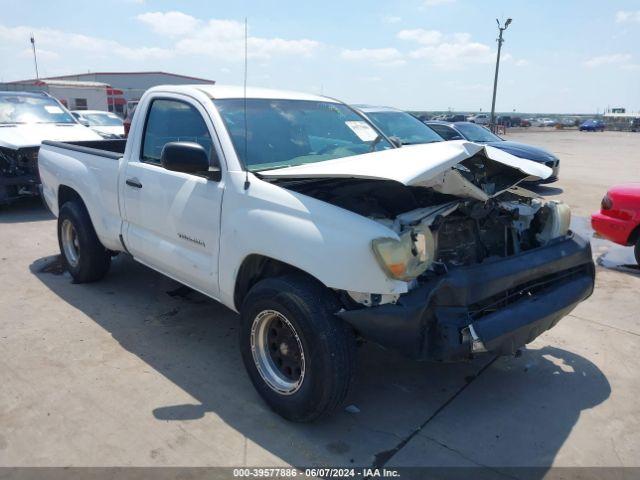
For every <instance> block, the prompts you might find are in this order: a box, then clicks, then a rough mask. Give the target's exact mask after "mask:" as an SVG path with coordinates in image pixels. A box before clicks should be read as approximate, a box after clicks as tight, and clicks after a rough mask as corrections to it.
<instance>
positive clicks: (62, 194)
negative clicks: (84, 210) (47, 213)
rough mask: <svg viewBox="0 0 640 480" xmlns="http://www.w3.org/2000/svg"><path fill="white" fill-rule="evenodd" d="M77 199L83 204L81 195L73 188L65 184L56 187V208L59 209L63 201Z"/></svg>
mask: <svg viewBox="0 0 640 480" xmlns="http://www.w3.org/2000/svg"><path fill="white" fill-rule="evenodd" d="M73 200H78V201H80V203H82V204H83V205H84V202H83V201H82V197H81V196H80V194H79V193H78V192H76V191H75V190H74V189H73V188H71V187H67V186H66V185H60V187H59V188H58V209H60V208H61V207H62V206H63V205H64V204H65V203H67V202H71V201H73Z"/></svg>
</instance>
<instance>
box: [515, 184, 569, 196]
mask: <svg viewBox="0 0 640 480" xmlns="http://www.w3.org/2000/svg"><path fill="white" fill-rule="evenodd" d="M524 188H527V189H529V190H531V191H532V192H536V193H537V194H538V195H542V196H543V197H553V196H555V195H560V194H561V193H563V192H564V190H563V189H562V188H560V187H551V186H549V185H539V184H538V185H536V184H533V185H531V186H529V185H524Z"/></svg>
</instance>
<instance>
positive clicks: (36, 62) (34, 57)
mask: <svg viewBox="0 0 640 480" xmlns="http://www.w3.org/2000/svg"><path fill="white" fill-rule="evenodd" d="M31 48H32V49H33V63H34V64H35V66H36V79H39V78H40V75H39V74H38V57H37V56H36V39H35V38H34V37H33V33H32V34H31Z"/></svg>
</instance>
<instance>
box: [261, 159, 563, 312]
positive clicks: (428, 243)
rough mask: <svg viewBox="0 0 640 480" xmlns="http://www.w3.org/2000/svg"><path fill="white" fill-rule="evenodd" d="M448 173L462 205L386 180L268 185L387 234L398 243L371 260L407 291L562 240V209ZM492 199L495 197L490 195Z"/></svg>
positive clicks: (385, 244) (465, 172) (379, 249)
mask: <svg viewBox="0 0 640 480" xmlns="http://www.w3.org/2000/svg"><path fill="white" fill-rule="evenodd" d="M451 170H452V171H453V172H455V173H454V174H455V175H460V176H461V177H464V178H465V179H471V180H472V181H473V184H471V181H469V182H466V183H467V184H469V185H468V186H467V187H465V188H466V192H467V193H468V194H469V195H467V196H466V197H461V196H458V195H453V194H448V193H441V192H438V191H435V189H434V188H433V187H424V186H406V185H403V184H400V183H398V182H395V181H391V180H368V179H353V178H350V179H346V178H333V179H326V178H324V179H317V178H316V179H313V178H312V179H279V180H275V181H274V183H277V184H278V185H280V186H282V187H284V188H287V189H290V190H294V191H296V192H299V193H303V194H305V195H308V196H311V197H314V198H317V199H319V200H323V201H325V202H328V203H331V204H333V205H336V206H339V207H341V208H344V209H346V210H350V211H352V212H355V213H358V214H360V215H362V216H365V217H367V218H370V219H372V220H375V221H377V222H380V223H382V224H384V225H385V226H387V227H388V228H390V229H391V230H393V231H394V232H395V233H396V234H397V235H398V236H399V237H400V242H398V240H396V239H379V240H380V241H378V240H376V241H374V244H373V249H374V253H376V255H377V257H378V260H379V262H380V263H381V265H382V266H383V268H385V267H386V269H387V272H388V275H389V276H390V277H392V278H397V279H401V280H406V281H411V282H413V284H414V285H415V284H416V283H417V282H419V280H420V278H421V277H422V276H424V275H439V274H444V273H446V272H447V271H448V270H450V269H451V268H456V267H461V266H467V265H472V264H477V263H482V262H484V261H487V260H489V259H492V258H499V257H507V256H511V255H516V254H518V253H520V252H523V251H526V250H530V249H533V248H536V247H540V246H542V245H544V244H546V243H547V242H549V241H550V240H552V239H553V238H557V237H559V236H563V235H565V234H566V233H567V231H568V228H569V221H570V210H569V208H568V207H567V206H566V205H564V204H562V203H558V202H545V201H544V200H542V199H541V198H538V197H537V196H536V195H535V194H534V193H533V192H529V191H527V190H525V189H522V188H520V187H517V186H516V187H512V186H511V185H513V184H515V183H518V180H519V179H518V178H504V177H503V178H499V179H498V180H497V181H496V180H495V177H494V179H491V181H487V178H491V175H490V174H488V173H487V172H482V176H481V177H480V178H477V172H473V171H471V169H469V168H468V167H467V166H465V165H462V164H460V165H457V166H455V167H454V168H452V169H451ZM501 173H504V171H503V172H501ZM469 186H470V187H472V188H477V192H472V191H470V189H469ZM494 192H498V193H497V194H496V195H493V194H494ZM492 195H493V196H492ZM475 197H479V198H475ZM481 198H482V199H481ZM402 244H404V245H405V246H406V248H405V249H404V250H403V249H402V248H400V246H401V245H402ZM399 251H400V252H402V251H406V252H410V253H409V254H408V256H409V257H410V256H412V258H401V256H400V254H398V253H397V252H399ZM405 257H407V256H405ZM389 301H394V300H393V299H389ZM360 303H364V304H367V303H368V301H363V302H360ZM381 303H385V302H384V300H383V301H382V302H381Z"/></svg>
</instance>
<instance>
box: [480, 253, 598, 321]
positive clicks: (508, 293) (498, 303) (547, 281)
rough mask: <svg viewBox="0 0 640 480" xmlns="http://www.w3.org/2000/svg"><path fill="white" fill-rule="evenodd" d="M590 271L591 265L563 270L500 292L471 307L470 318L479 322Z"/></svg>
mask: <svg viewBox="0 0 640 480" xmlns="http://www.w3.org/2000/svg"><path fill="white" fill-rule="evenodd" d="M588 270H589V265H580V266H578V267H573V268H570V269H568V270H563V271H562V272H557V273H552V274H550V275H546V276H544V277H540V278H536V279H535V280H532V281H530V282H527V283H523V284H522V285H518V286H517V287H514V288H511V289H509V290H505V291H503V292H500V293H499V294H497V295H494V296H492V297H489V298H487V299H484V300H482V301H480V302H478V303H474V304H473V305H469V307H468V309H469V318H470V319H471V320H478V319H480V318H482V317H484V316H485V315H489V314H491V313H494V312H496V311H498V310H501V309H503V308H505V307H507V306H509V305H511V304H513V303H515V302H517V301H518V300H521V299H523V298H525V297H530V296H534V295H536V294H539V293H541V292H543V291H544V290H546V289H549V288H551V287H553V286H555V285H558V284H560V283H562V282H565V281H567V280H570V279H573V278H576V277H579V276H581V275H584V274H586V273H588Z"/></svg>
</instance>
